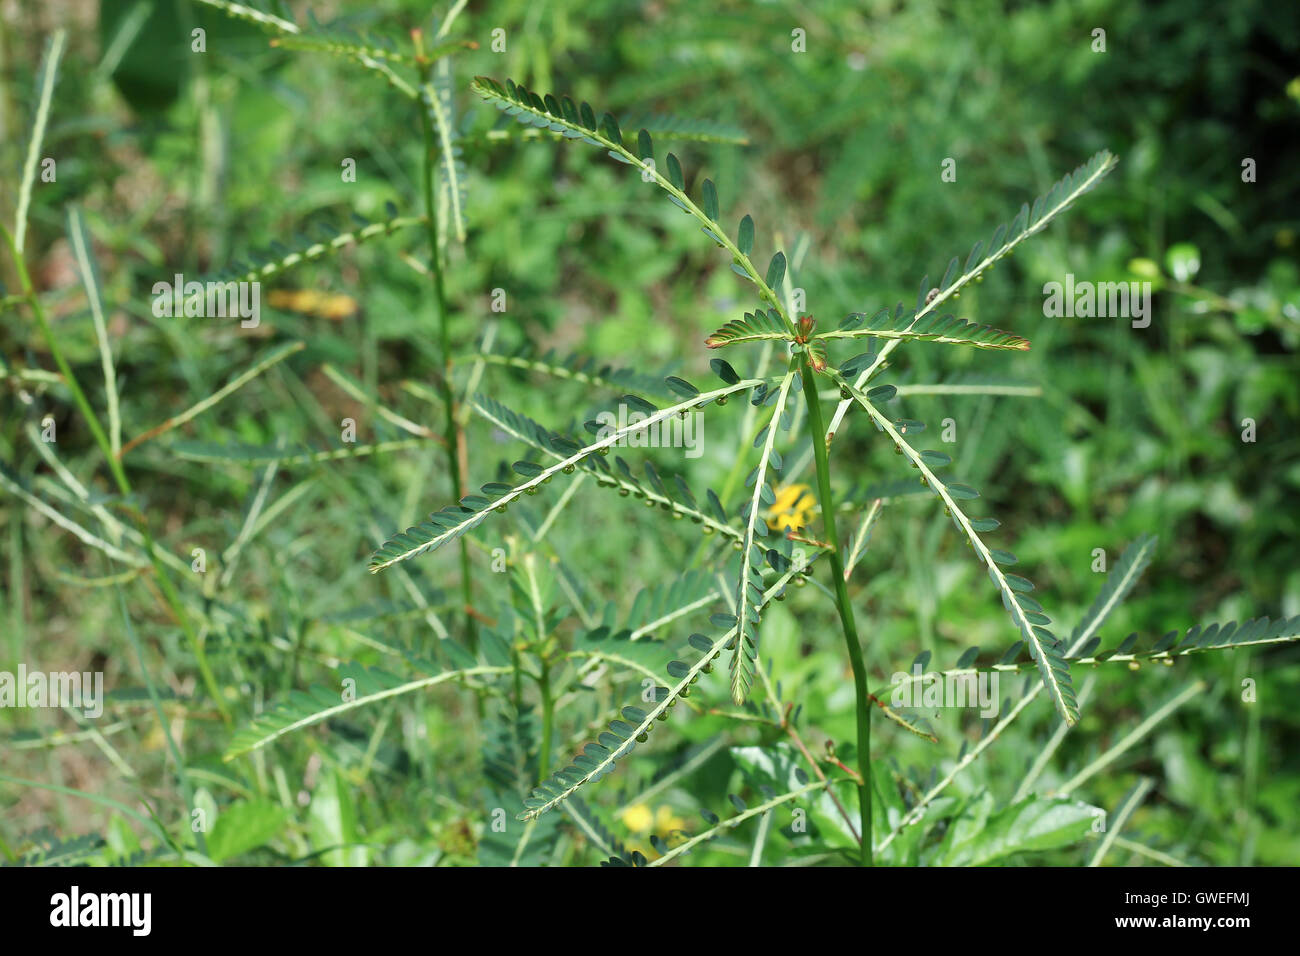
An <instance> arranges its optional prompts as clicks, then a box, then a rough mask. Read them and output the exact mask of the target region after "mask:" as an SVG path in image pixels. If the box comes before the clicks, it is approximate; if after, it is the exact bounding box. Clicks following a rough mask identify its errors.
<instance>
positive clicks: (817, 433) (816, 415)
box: [799, 354, 871, 866]
mask: <svg viewBox="0 0 1300 956" xmlns="http://www.w3.org/2000/svg"><path fill="white" fill-rule="evenodd" d="M799 377H800V378H802V379H803V393H804V397H805V398H807V400H808V424H809V427H810V429H811V431H812V445H813V458H814V459H815V461H816V463H817V497H818V499H819V500H820V502H821V509H822V518H823V523H824V524H825V526H826V527H825V531H824V534H825V535H826V543H827V544H828V545H830V555H829V557H830V563H831V575H832V576H833V577H834V578H835V603H836V605H837V606H838V608H839V612H840V625H841V627H842V628H843V630H844V643H845V644H847V645H848V649H849V662H850V664H851V665H852V667H853V691H854V696H855V699H856V704H857V717H858V773H859V775H860V776H861V777H862V782H861V783H860V784H859V785H858V811H859V813H860V815H861V821H862V822H861V830H860V831H859V832H860V833H861V834H862V844H861V848H860V856H859V859H860V860H861V862H862V865H863V866H871V701H870V698H869V696H868V693H867V667H866V664H865V663H863V660H862V644H861V642H859V640H858V628H857V625H856V624H855V623H854V621H853V605H852V604H851V603H849V588H848V582H847V581H846V580H845V579H844V559H843V558H842V557H841V555H840V541H839V535H838V534H837V533H836V531H835V501H834V499H833V498H832V497H831V469H830V461H829V459H828V458H827V455H826V438H825V435H826V429H825V428H824V427H823V425H822V409H821V405H820V404H819V403H818V398H817V381H816V377H815V376H814V374H813V370H812V368H811V367H810V366H809V364H808V356H807V355H806V354H804V355H800V356H799Z"/></svg>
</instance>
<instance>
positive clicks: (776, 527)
mask: <svg viewBox="0 0 1300 956" xmlns="http://www.w3.org/2000/svg"><path fill="white" fill-rule="evenodd" d="M816 507H817V499H816V498H814V497H813V494H812V489H811V488H809V487H808V486H807V485H786V486H784V487H781V488H777V489H776V500H775V501H773V502H772V506H771V507H770V508H768V509H767V512H766V513H765V514H764V518H765V519H766V520H767V527H768V528H769V529H770V530H771V531H798V530H799V529H800V528H805V527H807V526H808V523H809V521H810V520H811V519H812V511H813V509H814V508H816Z"/></svg>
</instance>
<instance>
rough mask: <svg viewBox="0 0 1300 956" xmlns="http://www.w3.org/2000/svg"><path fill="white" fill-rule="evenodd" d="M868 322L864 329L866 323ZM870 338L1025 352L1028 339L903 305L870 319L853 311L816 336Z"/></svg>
mask: <svg viewBox="0 0 1300 956" xmlns="http://www.w3.org/2000/svg"><path fill="white" fill-rule="evenodd" d="M864 322H865V323H866V324H865V326H864V325H863V323H864ZM864 336H871V337H874V338H884V339H917V340H920V341H924V342H938V343H940V344H941V345H973V346H975V347H976V348H979V349H1008V350H1015V351H1018V352H1024V351H1027V350H1028V349H1029V340H1028V339H1025V338H1022V337H1021V336H1019V335H1012V334H1011V333H1010V332H1003V331H1002V330H1001V329H995V328H993V327H992V326H990V325H976V324H975V323H974V322H967V321H966V320H965V319H959V318H956V317H955V316H952V315H931V316H926V317H924V318H921V319H918V318H916V316H915V313H912V312H904V311H903V307H902V305H901V304H900V305H899V306H898V309H897V310H896V311H895V312H893V313H891V312H890V311H889V310H888V309H881V310H880V311H879V312H877V313H876V314H875V315H873V316H871V317H870V318H868V317H867V316H866V315H865V314H864V313H861V312H854V313H853V314H851V315H848V316H846V317H845V318H844V320H843V321H842V322H840V327H839V328H838V329H834V330H831V331H827V332H819V333H817V336H816V337H817V338H819V339H852V338H861V337H864Z"/></svg>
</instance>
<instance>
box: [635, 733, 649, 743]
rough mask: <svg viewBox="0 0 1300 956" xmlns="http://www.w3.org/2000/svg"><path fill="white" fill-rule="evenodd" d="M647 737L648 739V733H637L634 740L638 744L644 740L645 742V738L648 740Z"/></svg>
mask: <svg viewBox="0 0 1300 956" xmlns="http://www.w3.org/2000/svg"><path fill="white" fill-rule="evenodd" d="M649 739H650V735H649V734H637V735H636V742H637V743H639V744H643V743H645V742H646V741H647V740H649Z"/></svg>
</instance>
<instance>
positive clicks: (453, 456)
mask: <svg viewBox="0 0 1300 956" xmlns="http://www.w3.org/2000/svg"><path fill="white" fill-rule="evenodd" d="M414 39H415V51H416V60H417V62H418V63H419V64H420V79H421V81H422V84H423V87H424V95H425V96H437V95H438V93H437V91H436V90H435V89H434V88H433V83H432V79H433V73H432V67H431V64H430V63H429V62H428V61H426V60H425V59H424V41H423V39H422V37H421V35H420V33H419V32H416V33H415V34H414ZM416 103H417V108H418V109H419V111H420V128H421V131H422V132H423V134H424V163H423V170H422V172H423V186H424V211H425V217H424V224H425V229H426V231H427V232H428V234H429V274H430V276H431V277H432V279H433V303H434V310H435V317H436V319H437V323H438V349H439V359H440V360H441V362H442V376H441V378H440V380H439V385H440V390H441V392H442V404H443V409H444V426H443V427H444V432H443V434H444V435H445V436H446V441H447V463H448V467H449V468H450V470H451V488H452V493H453V494H454V495H455V496H456V500H457V501H460V499H461V497H462V496H463V495H464V488H463V485H462V482H461V466H462V464H464V462H462V457H461V456H462V450H463V448H464V441H463V429H462V428H461V427H460V425H459V424H458V423H457V421H456V399H455V395H454V393H453V391H452V377H451V364H452V355H451V330H450V329H449V328H448V314H449V311H450V310H449V309H448V307H447V290H446V286H445V284H444V282H443V274H442V248H441V246H440V244H439V242H438V232H439V229H438V203H437V199H436V197H435V196H434V189H433V165H434V160H433V157H434V152H435V150H436V147H435V145H434V136H433V124H432V123H431V122H430V120H429V110H428V108H427V107H426V106H425V105H424V103H423V101H422V100H420V99H418V98H417V100H416ZM459 544H460V585H461V594H462V596H463V598H464V601H465V626H466V630H467V633H468V637H469V649H470V652H471V653H475V652H477V650H478V625H477V624H476V623H475V621H474V615H473V614H472V613H471V611H470V608H472V607H473V604H474V592H473V587H472V584H471V581H470V563H469V543H468V542H467V541H466V540H465V539H464V538H461V540H460V542H459Z"/></svg>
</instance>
